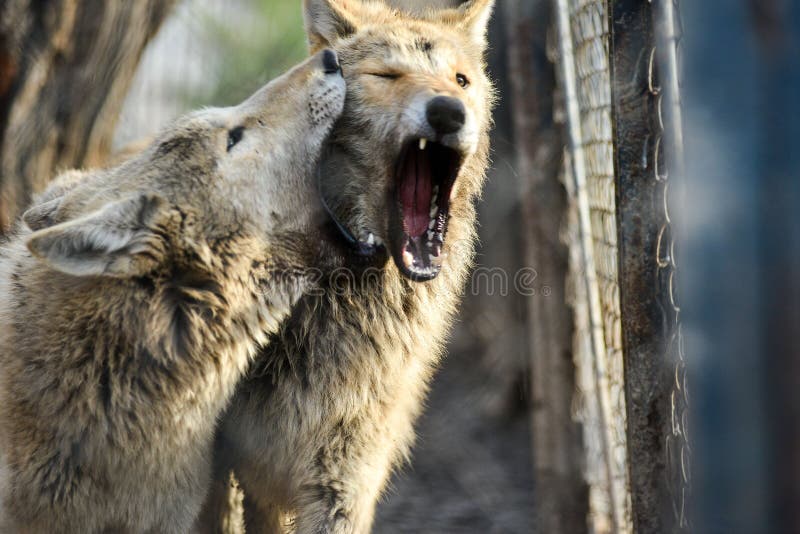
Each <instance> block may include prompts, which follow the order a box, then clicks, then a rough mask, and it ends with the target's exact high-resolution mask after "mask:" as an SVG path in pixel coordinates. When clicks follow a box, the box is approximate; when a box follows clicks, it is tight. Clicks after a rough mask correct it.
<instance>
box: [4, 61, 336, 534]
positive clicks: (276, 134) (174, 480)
mask: <svg viewBox="0 0 800 534" xmlns="http://www.w3.org/2000/svg"><path fill="white" fill-rule="evenodd" d="M344 96H345V82H344V79H343V77H342V75H341V68H340V65H339V62H338V58H337V56H336V54H335V52H333V51H331V50H323V51H320V52H319V53H318V54H316V55H315V56H313V57H311V58H310V59H308V60H307V61H305V62H304V63H302V64H301V65H299V66H297V67H296V68H294V69H293V70H291V71H290V72H288V73H287V74H285V75H284V76H282V77H280V78H278V79H276V80H274V81H272V82H271V83H269V84H268V85H266V86H265V87H263V88H262V89H261V90H259V91H258V92H256V93H255V94H254V95H253V96H252V97H250V98H249V99H248V100H246V101H245V102H244V103H242V104H241V105H239V106H236V107H231V108H216V109H214V108H212V109H205V110H202V111H200V112H195V113H192V114H190V115H188V116H186V117H184V118H182V119H179V120H178V121H177V122H176V123H175V124H173V125H172V126H171V127H169V128H168V129H167V130H166V131H165V132H164V133H162V134H161V135H159V137H158V138H157V139H156V140H155V141H154V143H153V144H152V145H151V146H150V147H149V148H147V149H146V150H145V151H144V152H142V153H141V154H140V155H138V156H136V157H134V158H133V159H131V160H129V161H128V162H126V163H123V164H122V165H120V166H118V167H115V168H113V169H109V170H100V171H85V172H84V171H71V172H68V173H65V174H64V175H62V176H61V177H60V178H58V179H57V180H56V181H55V182H54V183H53V185H52V186H51V188H50V189H49V190H47V191H46V192H45V193H44V194H43V195H42V196H41V197H40V198H39V199H38V201H37V203H36V204H35V205H34V206H33V207H32V208H31V209H29V210H28V211H27V212H26V213H25V215H24V216H23V220H24V222H25V224H23V225H21V226H20V227H19V229H18V231H17V234H16V236H15V237H13V238H12V239H11V240H10V241H9V242H7V243H6V244H4V245H3V246H2V248H0V477H2V478H1V479H0V503H1V504H0V510H2V516H0V531H1V532H4V533H6V532H12V533H13V532H31V533H45V532H46V533H61V532H64V533H74V532H81V533H94V532H97V533H99V532H130V533H144V532H158V533H185V532H188V531H190V529H191V527H192V524H193V523H194V521H195V520H196V517H197V515H198V512H199V510H200V506H201V505H202V503H203V500H204V498H205V496H206V493H207V491H208V488H209V486H210V482H211V476H210V475H211V468H210V467H211V455H212V445H213V438H214V429H215V426H216V422H217V419H218V417H219V414H220V412H221V411H222V410H223V409H224V407H225V406H226V404H227V402H228V401H229V400H230V397H231V395H232V394H233V392H234V387H235V385H236V383H237V382H238V380H239V378H240V377H241V376H242V375H243V373H244V372H245V371H246V369H247V367H248V363H249V362H250V360H251V359H252V357H253V356H254V355H255V354H256V352H257V349H258V347H259V346H261V345H262V344H263V343H264V342H265V341H266V339H267V336H268V335H269V334H270V333H271V332H274V331H276V330H277V328H278V326H279V324H280V322H281V321H282V320H283V318H284V317H286V316H287V315H288V314H289V313H290V311H291V308H292V306H293V304H294V303H295V302H296V301H297V300H298V299H299V298H300V296H301V295H302V293H303V292H304V291H305V290H307V289H308V288H309V287H310V286H312V285H313V284H314V280H313V279H314V275H313V271H312V272H311V273H308V272H307V270H308V269H309V268H311V267H313V266H315V265H317V264H318V262H319V264H320V265H329V266H332V265H333V264H334V263H336V262H337V261H338V259H337V258H340V257H343V256H342V254H340V253H339V252H337V251H336V250H335V247H333V248H331V247H327V246H326V243H327V242H329V239H328V238H326V237H325V235H324V234H325V225H324V222H320V217H321V216H324V212H323V211H321V209H317V207H319V202H314V201H313V199H316V198H317V193H316V188H315V184H314V181H313V180H312V179H311V177H312V176H313V173H312V171H313V169H314V166H315V162H316V160H317V158H318V157H319V153H320V150H321V147H322V143H323V141H324V139H325V137H326V136H327V134H328V132H329V131H330V129H331V127H332V125H333V123H334V121H335V120H336V119H337V118H338V117H339V115H340V113H341V111H342V108H343V105H344ZM323 220H324V219H323Z"/></svg>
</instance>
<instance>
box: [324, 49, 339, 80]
mask: <svg viewBox="0 0 800 534" xmlns="http://www.w3.org/2000/svg"><path fill="white" fill-rule="evenodd" d="M322 68H324V69H325V74H336V73H337V72H341V70H342V67H341V65H339V57H338V56H337V55H336V52H334V51H333V50H331V49H326V50H325V51H324V52H323V53H322Z"/></svg>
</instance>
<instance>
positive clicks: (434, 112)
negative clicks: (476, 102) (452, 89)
mask: <svg viewBox="0 0 800 534" xmlns="http://www.w3.org/2000/svg"><path fill="white" fill-rule="evenodd" d="M425 115H426V117H427V119H428V124H430V125H431V128H433V129H434V130H435V131H436V133H437V134H439V135H447V134H452V133H456V132H458V131H459V130H461V128H463V127H464V122H466V120H467V110H466V108H465V107H464V103H463V102H461V100H459V99H458V98H454V97H452V96H437V97H435V98H432V99H431V100H430V101H429V102H428V105H427V107H426V109H425Z"/></svg>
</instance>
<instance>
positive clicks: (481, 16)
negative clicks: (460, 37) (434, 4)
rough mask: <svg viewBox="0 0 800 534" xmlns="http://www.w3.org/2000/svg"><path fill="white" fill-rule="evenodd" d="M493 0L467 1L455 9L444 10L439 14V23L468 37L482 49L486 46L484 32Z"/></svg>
mask: <svg viewBox="0 0 800 534" xmlns="http://www.w3.org/2000/svg"><path fill="white" fill-rule="evenodd" d="M494 2H495V0H469V1H467V2H464V3H463V4H461V5H460V6H459V7H457V8H455V9H446V10H444V11H441V12H439V14H438V18H439V21H440V22H442V23H444V24H448V25H451V26H456V27H457V28H458V29H459V30H461V31H463V32H465V33H466V34H467V35H469V36H470V37H471V38H472V40H473V41H474V42H475V43H477V44H479V45H480V46H482V47H485V46H486V31H487V30H488V27H489V19H490V18H491V17H492V10H493V9H494Z"/></svg>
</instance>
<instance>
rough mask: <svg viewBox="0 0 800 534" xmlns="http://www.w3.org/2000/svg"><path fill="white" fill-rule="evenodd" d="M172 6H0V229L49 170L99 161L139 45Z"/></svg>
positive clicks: (142, 2)
mask: <svg viewBox="0 0 800 534" xmlns="http://www.w3.org/2000/svg"><path fill="white" fill-rule="evenodd" d="M174 3H175V0H136V1H135V2H125V1H122V0H109V1H102V0H51V1H48V2H42V1H34V0H5V2H4V4H3V5H2V6H0V234H2V233H4V232H6V231H8V229H9V228H10V226H11V224H12V223H13V221H14V219H15V218H16V216H17V215H18V214H19V212H20V210H21V209H22V208H23V207H24V206H25V205H26V204H27V203H28V202H29V201H30V198H31V195H32V194H33V193H35V192H37V191H40V190H41V189H42V188H43V187H44V186H45V185H46V184H47V182H48V180H50V179H51V178H52V177H53V175H54V173H55V172H56V171H59V170H62V169H69V168H74V167H86V166H99V165H102V164H103V162H104V161H105V158H106V157H107V155H108V153H109V150H110V146H111V139H112V136H113V132H114V127H115V125H116V119H117V115H118V113H119V110H120V107H121V106H122V103H123V100H124V98H125V94H126V92H127V89H128V86H129V84H130V82H131V80H132V78H133V75H134V73H135V71H136V67H137V65H138V63H139V59H140V58H141V55H142V52H143V50H144V47H145V45H147V43H148V42H149V40H150V39H151V38H152V37H153V35H154V34H155V33H156V30H157V29H158V27H159V26H160V24H161V22H162V21H163V20H164V18H165V17H166V15H167V14H168V13H169V11H170V8H171V7H172V5H173V4H174Z"/></svg>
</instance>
